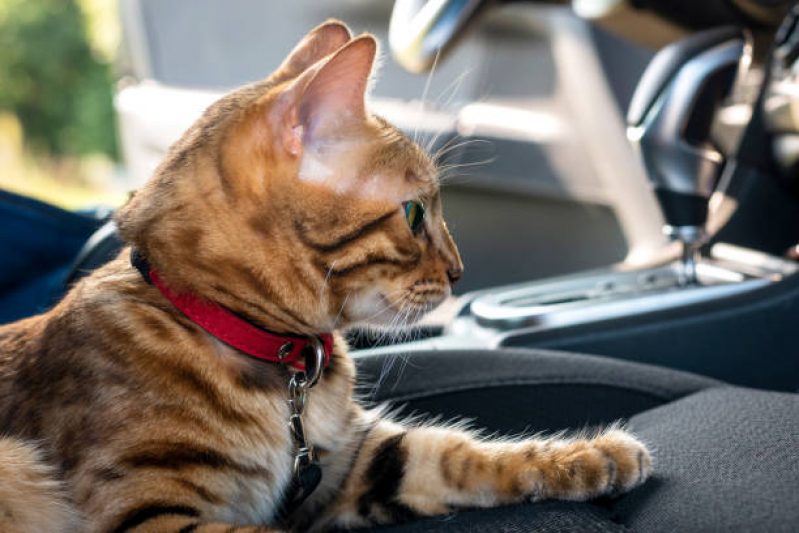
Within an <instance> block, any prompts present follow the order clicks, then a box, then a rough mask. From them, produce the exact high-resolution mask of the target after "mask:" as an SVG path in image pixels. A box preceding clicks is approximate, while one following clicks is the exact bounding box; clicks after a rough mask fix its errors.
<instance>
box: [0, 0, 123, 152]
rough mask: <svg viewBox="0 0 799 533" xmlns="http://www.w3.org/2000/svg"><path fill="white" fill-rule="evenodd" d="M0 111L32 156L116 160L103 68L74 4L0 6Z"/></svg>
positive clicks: (64, 0) (8, 0) (13, 0)
mask: <svg viewBox="0 0 799 533" xmlns="http://www.w3.org/2000/svg"><path fill="white" fill-rule="evenodd" d="M0 109H2V110H7V111H10V112H12V113H14V114H15V115H16V116H17V118H18V119H19V121H20V123H21V124H22V129H23V132H24V135H25V142H26V145H27V147H28V148H29V149H31V150H33V151H34V152H44V153H47V154H49V155H54V156H60V155H84V154H89V153H97V152H100V153H104V154H107V155H109V156H111V157H114V158H116V156H117V145H116V129H115V126H114V110H113V105H112V86H111V68H110V66H109V65H108V64H107V63H106V62H104V61H103V60H102V58H99V57H98V56H97V55H96V54H94V53H93V51H92V49H91V46H90V44H89V40H88V38H87V35H86V22H85V20H84V14H83V12H82V11H81V9H80V7H79V6H78V4H77V2H76V1H75V0H0Z"/></svg>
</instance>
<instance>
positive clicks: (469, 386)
mask: <svg viewBox="0 0 799 533" xmlns="http://www.w3.org/2000/svg"><path fill="white" fill-rule="evenodd" d="M527 385H570V386H571V385H578V386H579V385H588V386H594V387H608V388H614V389H622V390H631V391H634V392H638V393H641V394H645V395H648V396H651V397H653V398H655V399H657V400H663V401H670V400H673V399H675V395H674V394H673V393H669V392H667V391H666V390H665V389H660V390H659V391H657V390H656V388H651V389H650V390H647V389H646V388H644V387H641V386H639V385H634V384H631V383H618V382H615V383H608V382H606V381H601V380H588V379H583V380H574V379H566V378H563V379H546V380H543V379H538V380H536V379H507V380H496V381H489V382H486V381H481V382H473V383H464V384H462V385H452V386H449V387H439V388H435V389H428V390H424V391H418V392H410V393H407V394H403V395H400V396H392V397H386V398H382V400H391V401H404V400H413V399H418V398H429V397H431V396H439V395H441V394H448V393H451V392H464V391H468V390H480V389H493V388H497V387H508V386H510V387H515V386H527ZM708 388H709V387H708ZM693 392H698V391H693ZM693 392H689V393H687V394H686V396H687V395H688V394H693Z"/></svg>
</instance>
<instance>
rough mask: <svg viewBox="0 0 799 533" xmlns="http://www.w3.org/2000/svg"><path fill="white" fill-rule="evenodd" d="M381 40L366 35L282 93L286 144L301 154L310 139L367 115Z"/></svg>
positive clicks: (283, 135) (314, 139)
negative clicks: (373, 72) (378, 41)
mask: <svg viewBox="0 0 799 533" xmlns="http://www.w3.org/2000/svg"><path fill="white" fill-rule="evenodd" d="M376 55H377V41H376V40H375V38H374V37H372V36H371V35H368V34H367V35H362V36H360V37H357V38H355V39H353V40H351V41H350V42H349V43H347V44H346V45H345V46H344V47H342V48H341V49H339V50H338V51H337V52H336V53H334V54H333V55H331V56H329V57H328V58H326V59H323V60H322V61H320V62H318V63H317V64H316V65H314V66H313V67H311V68H309V69H308V70H306V71H305V72H304V73H303V74H302V75H300V76H299V77H298V78H297V79H296V80H294V81H293V82H292V83H291V85H290V86H289V87H288V88H287V89H286V91H285V92H284V93H283V95H281V100H282V102H281V104H282V105H278V106H276V107H277V109H278V110H279V112H280V113H281V115H282V117H281V118H280V121H281V122H282V128H281V129H282V132H283V133H282V135H281V137H282V139H283V143H284V146H285V148H286V149H287V150H288V151H289V152H291V153H292V154H295V155H299V154H300V153H301V151H302V147H303V145H305V144H308V143H309V142H314V141H317V140H321V139H322V138H324V137H325V136H326V135H328V134H329V133H331V132H333V131H337V130H340V129H341V128H342V127H346V126H347V125H348V124H352V123H354V122H356V121H358V120H364V119H365V117H366V108H365V101H364V100H365V98H366V91H367V89H368V87H369V78H370V76H371V73H372V67H373V65H374V61H375V56H376Z"/></svg>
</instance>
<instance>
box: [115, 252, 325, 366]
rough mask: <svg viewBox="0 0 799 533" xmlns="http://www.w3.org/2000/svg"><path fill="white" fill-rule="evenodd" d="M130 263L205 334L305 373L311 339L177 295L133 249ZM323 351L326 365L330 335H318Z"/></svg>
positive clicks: (266, 359) (213, 304)
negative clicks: (253, 321)
mask: <svg viewBox="0 0 799 533" xmlns="http://www.w3.org/2000/svg"><path fill="white" fill-rule="evenodd" d="M131 263H132V264H133V266H135V267H136V268H137V269H138V270H139V272H141V274H142V277H144V279H145V280H146V281H147V282H148V283H151V284H152V285H154V286H155V287H156V288H158V290H159V291H161V293H162V294H163V295H164V296H165V297H166V299H167V300H169V301H170V302H172V305H174V306H175V307H177V308H178V309H179V310H180V311H181V312H182V313H183V314H184V315H186V316H187V317H189V318H190V319H191V320H192V322H194V323H196V324H197V325H198V326H200V327H201V328H203V329H204V330H205V331H207V332H208V333H210V334H211V335H213V336H214V337H216V338H217V339H219V340H220V341H222V342H224V343H225V344H227V345H228V346H232V347H233V348H236V349H238V350H241V351H242V352H244V353H246V354H247V355H251V356H252V357H256V358H258V359H262V360H264V361H270V362H273V363H285V364H289V365H292V366H293V367H295V368H298V369H300V370H305V359H304V357H303V355H304V353H305V349H306V348H308V349H309V350H311V349H313V345H312V343H313V339H312V338H309V337H303V336H299V335H282V334H278V333H272V332H269V331H267V330H265V329H263V328H260V327H258V326H256V325H254V324H251V323H250V322H248V321H246V320H244V319H243V318H241V317H239V316H238V315H236V314H235V313H233V312H231V311H230V310H228V309H226V308H224V307H222V306H221V305H219V304H215V303H213V302H209V301H207V300H204V299H202V298H200V297H198V296H196V295H194V294H191V293H178V292H175V291H173V290H172V289H170V288H169V287H168V286H167V285H165V284H164V282H163V280H162V279H161V276H159V274H158V272H156V271H155V270H153V269H152V268H151V267H150V265H149V263H148V262H147V260H146V259H145V258H144V256H142V255H141V254H140V253H138V252H137V251H135V250H132V251H131ZM319 339H320V340H321V341H322V344H323V345H324V349H325V363H324V365H325V366H327V364H328V363H329V362H330V353H331V352H332V350H333V335H331V334H330V333H323V334H321V335H319Z"/></svg>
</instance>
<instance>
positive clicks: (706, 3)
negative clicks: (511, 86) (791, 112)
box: [388, 0, 795, 74]
mask: <svg viewBox="0 0 799 533" xmlns="http://www.w3.org/2000/svg"><path fill="white" fill-rule="evenodd" d="M536 2H537V3H550V4H566V3H568V1H566V0H536ZM794 2H795V0H703V1H701V2H696V1H695V0H674V1H671V2H658V1H657V0H636V1H635V2H633V1H632V0H572V1H571V4H572V6H573V8H574V10H575V12H576V13H577V14H578V15H579V16H582V17H584V18H588V19H591V20H593V21H595V22H596V21H599V20H600V19H602V18H603V17H609V16H613V14H614V13H617V12H621V11H622V10H625V9H626V10H631V11H646V12H649V13H651V14H653V15H655V16H656V17H658V18H661V19H663V20H664V21H668V22H669V23H670V24H672V25H675V26H676V27H679V28H682V29H683V30H684V31H687V32H692V31H697V30H700V29H705V28H709V27H713V26H718V25H724V24H733V25H744V26H748V27H763V26H766V27H770V26H774V25H776V24H778V23H779V21H781V20H782V19H783V18H784V16H785V14H786V13H787V11H788V10H789V9H790V7H791V6H792V5H793V4H794ZM496 3H499V0H396V1H395V2H394V10H393V12H392V13H391V22H390V25H389V32H388V42H389V47H390V49H391V53H392V54H393V56H394V59H395V60H396V61H397V63H399V64H400V65H401V66H402V67H403V68H405V69H406V70H408V71H410V72H413V73H416V74H418V73H421V72H425V71H427V70H429V69H430V68H432V66H433V64H434V63H435V62H436V61H437V60H439V59H441V57H443V56H444V55H446V53H447V52H448V51H449V50H450V49H451V48H452V47H453V46H454V45H455V43H456V42H457V40H458V39H459V38H460V37H461V36H463V34H464V33H465V32H466V30H468V29H469V27H470V26H472V25H473V24H474V23H475V22H476V21H477V20H478V19H479V18H480V17H481V15H483V14H484V13H485V12H486V10H487V8H489V7H491V5H493V4H496ZM628 22H629V21H628ZM618 29H619V28H616V30H618ZM626 30H629V31H631V34H630V35H628V37H629V38H630V39H631V40H633V41H634V42H635V41H637V40H638V39H639V38H640V37H641V36H640V33H641V28H637V29H636V28H632V29H630V28H627V29H626ZM621 33H622V34H625V33H626V32H625V31H622V32H621Z"/></svg>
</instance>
